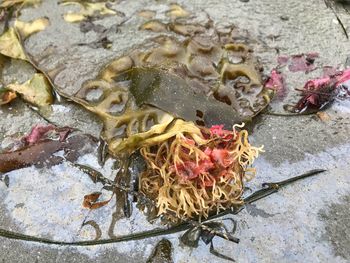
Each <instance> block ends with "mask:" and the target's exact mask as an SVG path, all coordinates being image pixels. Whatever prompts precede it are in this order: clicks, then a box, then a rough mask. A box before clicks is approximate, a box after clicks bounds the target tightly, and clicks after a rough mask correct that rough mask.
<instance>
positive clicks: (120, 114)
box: [71, 6, 273, 155]
mask: <svg viewBox="0 0 350 263" xmlns="http://www.w3.org/2000/svg"><path fill="white" fill-rule="evenodd" d="M171 10H172V11H171ZM171 10H169V13H167V14H168V15H169V17H170V19H171V20H170V22H167V23H166V25H165V24H164V25H165V26H164V30H165V31H170V32H173V33H175V34H174V36H169V35H163V34H159V35H158V36H156V37H154V38H152V39H149V40H147V41H146V42H144V43H143V44H142V45H140V46H139V47H138V48H135V49H133V50H131V51H129V52H126V53H125V55H123V56H121V57H119V58H117V59H115V60H113V61H112V62H110V63H109V64H108V65H106V66H105V67H104V68H103V69H102V71H101V72H100V74H99V75H98V76H97V78H96V79H93V80H89V81H86V82H85V83H84V84H83V86H82V87H81V89H80V90H79V91H78V92H77V93H76V94H75V95H74V96H72V97H71V99H72V100H74V101H76V102H78V103H80V104H82V105H83V106H84V107H86V108H87V109H89V110H90V111H93V112H95V113H97V114H98V115H99V116H101V117H102V119H103V120H104V124H105V127H104V131H103V134H102V137H103V138H104V139H105V140H106V141H107V143H108V144H109V150H110V151H111V152H112V153H113V154H114V155H118V154H119V153H120V150H122V148H123V147H119V145H120V143H121V142H122V141H123V140H124V139H126V138H128V137H130V136H131V135H135V134H138V133H143V132H146V131H149V130H150V128H151V127H152V126H153V125H157V124H161V125H163V127H166V126H167V125H168V124H169V123H170V121H172V120H173V118H174V117H178V118H182V119H185V120H187V121H193V122H195V123H196V124H197V125H200V126H209V127H210V126H211V125H214V124H223V125H224V126H225V128H230V127H232V125H234V124H237V123H241V122H242V121H247V120H250V119H251V118H252V117H253V116H255V115H256V114H258V113H259V112H260V111H261V110H262V109H264V108H265V107H266V106H267V105H268V103H269V101H270V98H271V96H272V94H273V91H272V90H270V89H267V88H264V86H263V85H262V81H261V75H260V72H259V65H258V63H257V60H256V59H255V58H254V56H253V54H252V50H251V49H250V48H249V47H248V46H246V45H245V44H243V43H238V42H236V41H235V39H236V37H237V36H236V35H235V34H236V30H235V28H234V27H230V28H225V30H221V31H220V29H217V28H215V27H214V26H213V24H212V23H211V21H210V20H209V21H208V22H207V23H206V24H204V25H199V24H197V23H194V22H191V21H187V20H181V21H180V20H179V19H176V18H175V17H174V16H175V14H177V13H178V12H180V13H181V14H182V15H181V16H180V18H181V19H184V17H186V16H187V15H186V16H185V15H184V14H185V13H186V14H187V11H184V10H183V9H181V10H180V9H179V8H178V7H175V6H173V7H172V9H171ZM170 11H171V12H170ZM174 12H175V13H174ZM149 23H151V24H150V25H149V26H150V27H151V28H152V23H153V22H152V21H151V22H149ZM155 23H156V24H157V27H158V26H160V25H162V24H161V23H163V22H161V21H158V22H155ZM144 26H145V25H144ZM144 26H141V29H145V28H144ZM158 29H159V28H158ZM158 31H163V29H162V30H158ZM184 37H185V38H184ZM130 146H131V145H130V144H129V145H128V147H129V149H131V148H132V147H130ZM134 149H135V147H134Z"/></svg>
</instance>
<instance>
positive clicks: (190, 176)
mask: <svg viewBox="0 0 350 263" xmlns="http://www.w3.org/2000/svg"><path fill="white" fill-rule="evenodd" d="M247 136H248V133H247V131H245V130H241V131H237V130H236V129H235V127H234V128H233V130H232V131H228V130H224V129H223V128H222V126H213V127H211V128H210V129H207V128H203V127H201V128H199V127H198V126H196V125H194V124H193V123H192V122H184V121H182V120H176V121H175V123H174V124H173V126H172V127H171V128H170V129H169V130H168V131H167V132H165V137H164V136H163V137H159V139H156V140H153V141H149V142H148V143H145V145H144V146H143V147H142V148H141V154H142V155H143V157H144V158H145V160H146V162H147V164H148V169H147V170H146V171H145V172H144V173H143V174H142V175H141V178H140V190H141V191H142V192H143V193H144V194H145V195H146V196H148V197H149V198H151V199H153V200H155V201H156V203H157V208H158V215H164V216H167V215H169V214H171V215H174V214H175V215H176V217H177V218H184V217H185V218H201V217H205V218H206V217H208V215H209V213H211V212H214V213H215V212H219V211H220V210H223V209H226V208H228V207H231V206H234V205H239V204H241V203H242V199H241V196H242V193H243V184H244V180H250V179H251V178H252V177H253V176H254V174H255V170H254V169H253V168H250V167H249V166H250V165H251V164H252V162H253V161H254V159H255V158H256V157H257V156H258V154H259V152H261V151H262V147H261V148H256V147H253V146H251V145H250V144H249V142H248V139H247Z"/></svg>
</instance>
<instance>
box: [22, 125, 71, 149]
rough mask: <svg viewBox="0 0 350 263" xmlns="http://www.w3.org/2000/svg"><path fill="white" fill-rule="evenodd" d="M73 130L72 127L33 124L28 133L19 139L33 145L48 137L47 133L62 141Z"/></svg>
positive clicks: (25, 143)
mask: <svg viewBox="0 0 350 263" xmlns="http://www.w3.org/2000/svg"><path fill="white" fill-rule="evenodd" d="M72 131H73V129H72V128H69V127H62V128H57V127H56V126H54V125H51V124H49V125H42V124H38V125H35V126H34V127H33V128H32V130H31V131H30V133H29V134H28V135H26V136H24V137H23V138H22V139H21V141H22V143H23V144H24V145H33V144H35V143H38V142H39V141H42V140H43V139H48V135H49V134H50V135H55V137H57V138H58V140H59V141H61V142H63V141H64V140H66V138H67V136H68V135H69V134H70V133H71V132H72Z"/></svg>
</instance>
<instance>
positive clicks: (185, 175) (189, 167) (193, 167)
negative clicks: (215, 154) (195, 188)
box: [175, 158, 214, 181]
mask: <svg viewBox="0 0 350 263" xmlns="http://www.w3.org/2000/svg"><path fill="white" fill-rule="evenodd" d="M213 167H214V164H213V163H212V162H211V161H210V160H209V159H208V158H207V159H203V160H201V161H200V162H198V165H197V164H196V163H195V162H193V161H185V162H184V163H183V164H182V163H179V164H176V165H175V171H176V172H177V174H178V175H179V176H180V177H181V178H182V179H183V180H185V181H186V180H192V179H195V178H197V177H198V176H199V175H200V174H203V173H206V172H208V170H210V169H212V168H213Z"/></svg>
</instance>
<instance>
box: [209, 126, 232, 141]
mask: <svg viewBox="0 0 350 263" xmlns="http://www.w3.org/2000/svg"><path fill="white" fill-rule="evenodd" d="M210 133H211V135H216V136H219V137H221V138H223V139H225V140H231V139H232V138H233V135H232V131H228V130H225V129H224V125H213V126H211V128H210Z"/></svg>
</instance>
